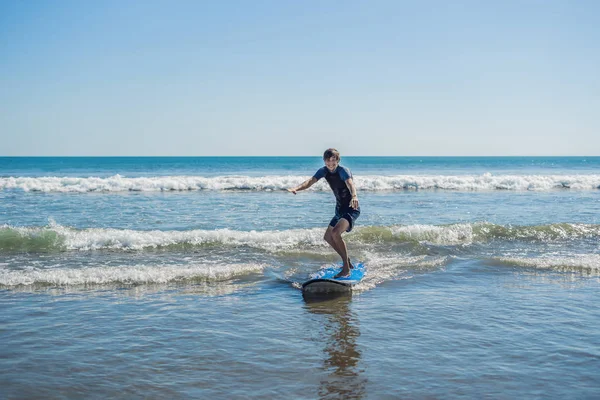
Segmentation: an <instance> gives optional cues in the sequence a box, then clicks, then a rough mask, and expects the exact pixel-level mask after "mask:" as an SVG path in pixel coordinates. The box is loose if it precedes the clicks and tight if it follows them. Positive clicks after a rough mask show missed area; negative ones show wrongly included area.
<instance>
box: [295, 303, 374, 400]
mask: <svg viewBox="0 0 600 400" xmlns="http://www.w3.org/2000/svg"><path fill="white" fill-rule="evenodd" d="M303 298H304V301H305V303H306V306H305V308H306V309H307V310H308V311H309V312H310V313H313V314H317V315H322V316H323V317H324V318H323V320H322V323H323V329H324V333H325V335H324V337H322V338H321V339H322V340H323V342H324V343H325V349H324V353H325V355H326V358H325V359H324V361H323V370H324V371H325V372H326V373H328V375H327V376H326V377H325V378H324V379H322V380H321V387H320V389H319V396H320V397H321V398H322V399H334V398H343V399H361V398H363V396H364V395H365V388H366V383H367V379H366V378H365V377H363V376H362V374H361V373H362V372H364V371H362V370H360V369H359V362H360V355H361V354H360V350H359V349H358V348H357V345H356V340H357V338H358V337H359V336H360V329H359V323H358V320H357V318H356V316H355V315H354V314H353V313H352V311H351V308H350V303H351V301H352V295H351V294H349V293H337V294H308V293H304V294H303Z"/></svg>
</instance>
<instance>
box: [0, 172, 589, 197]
mask: <svg viewBox="0 0 600 400" xmlns="http://www.w3.org/2000/svg"><path fill="white" fill-rule="evenodd" d="M304 179H306V177H298V176H291V175H289V176H261V177H251V176H217V177H202V176H159V177H136V178H127V177H124V176H121V175H114V176H110V177H104V178H100V177H55V176H46V177H3V178H0V190H23V191H26V192H30V191H32V192H76V193H87V192H128V191H136V192H138V191H139V192H156V191H194V190H220V191H222V190H233V191H235V190H239V191H282V190H286V189H287V188H289V187H292V186H296V185H298V184H300V183H301V182H302V181H303V180H304ZM355 182H356V184H357V187H358V188H359V189H360V190H363V191H401V190H454V191H480V190H481V191H490V190H492V191H493V190H517V191H524V190H533V191H548V190H557V189H574V190H596V189H600V175H497V176H496V175H492V174H489V173H486V174H483V175H454V176H453V175H449V176H447V175H396V176H358V177H356V178H355ZM310 190H318V191H322V190H329V188H328V187H327V184H326V183H324V182H323V181H321V182H319V183H317V184H316V185H314V186H313V188H311V189H310Z"/></svg>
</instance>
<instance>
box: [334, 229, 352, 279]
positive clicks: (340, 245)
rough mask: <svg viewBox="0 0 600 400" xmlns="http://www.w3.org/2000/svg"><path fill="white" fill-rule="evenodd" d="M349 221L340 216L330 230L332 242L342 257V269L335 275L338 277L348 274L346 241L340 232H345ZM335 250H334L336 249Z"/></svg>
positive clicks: (348, 263)
mask: <svg viewBox="0 0 600 400" xmlns="http://www.w3.org/2000/svg"><path fill="white" fill-rule="evenodd" d="M349 226H350V223H349V222H348V220H346V219H345V218H341V219H340V220H339V221H338V223H337V224H336V225H335V227H334V228H333V230H332V231H331V238H332V240H333V242H334V243H335V244H336V247H337V250H339V251H338V254H339V255H340V257H342V262H343V263H344V264H343V265H342V271H341V272H340V273H339V274H337V275H336V276H335V277H336V278H340V277H343V276H348V275H350V262H349V261H348V250H347V248H346V242H344V239H342V233H344V232H346V230H347V229H348V227H349ZM337 250H336V251H337Z"/></svg>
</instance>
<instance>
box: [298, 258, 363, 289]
mask: <svg viewBox="0 0 600 400" xmlns="http://www.w3.org/2000/svg"><path fill="white" fill-rule="evenodd" d="M341 270H342V267H341V266H332V267H329V268H325V269H322V270H320V271H318V272H316V273H315V274H313V275H311V277H310V279H309V280H307V281H306V282H304V283H303V284H302V291H304V292H340V291H349V290H352V286H354V285H356V284H357V283H358V282H360V281H361V279H362V278H363V277H364V276H365V270H366V267H365V265H364V264H363V263H357V264H354V268H353V269H351V270H350V276H347V277H344V278H334V276H336V275H337V274H338V273H339V272H340V271H341Z"/></svg>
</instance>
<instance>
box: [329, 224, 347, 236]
mask: <svg viewBox="0 0 600 400" xmlns="http://www.w3.org/2000/svg"><path fill="white" fill-rule="evenodd" d="M331 233H332V234H333V235H335V236H339V237H342V233H344V228H343V227H342V226H340V225H336V226H335V228H333V230H332V231H331Z"/></svg>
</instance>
